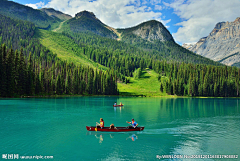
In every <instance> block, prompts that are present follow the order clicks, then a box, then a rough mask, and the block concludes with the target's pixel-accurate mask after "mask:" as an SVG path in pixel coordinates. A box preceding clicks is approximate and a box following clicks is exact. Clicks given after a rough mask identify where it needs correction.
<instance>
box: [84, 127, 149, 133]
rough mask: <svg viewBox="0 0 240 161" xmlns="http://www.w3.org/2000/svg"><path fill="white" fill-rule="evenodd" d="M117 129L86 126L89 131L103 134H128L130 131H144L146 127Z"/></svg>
mask: <svg viewBox="0 0 240 161" xmlns="http://www.w3.org/2000/svg"><path fill="white" fill-rule="evenodd" d="M116 128H117V129H109V127H104V128H100V127H98V128H96V126H86V129H87V131H102V132H128V131H143V130H144V126H141V127H136V128H128V127H116Z"/></svg>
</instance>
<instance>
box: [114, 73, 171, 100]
mask: <svg viewBox="0 0 240 161" xmlns="http://www.w3.org/2000/svg"><path fill="white" fill-rule="evenodd" d="M118 89H119V95H124V96H133V95H136V96H146V97H155V96H169V95H167V94H166V93H162V92H160V90H159V89H160V82H159V81H158V74H157V73H156V72H154V71H153V70H143V71H142V74H141V76H140V78H138V79H134V78H130V83H128V84H125V83H118ZM170 97H172V96H170Z"/></svg>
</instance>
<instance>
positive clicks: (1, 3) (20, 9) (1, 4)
mask: <svg viewBox="0 0 240 161" xmlns="http://www.w3.org/2000/svg"><path fill="white" fill-rule="evenodd" d="M0 14H2V15H4V16H9V17H12V18H15V19H20V20H26V21H30V22H32V23H34V24H35V25H36V26H37V27H40V28H45V29H50V28H51V27H52V26H53V24H56V23H59V22H61V21H62V20H60V19H59V18H56V17H52V16H48V15H47V14H46V13H45V12H42V11H41V10H36V9H33V8H31V7H28V6H25V5H21V4H19V3H15V2H12V1H7V0H0Z"/></svg>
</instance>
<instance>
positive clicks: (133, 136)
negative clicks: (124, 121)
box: [126, 134, 138, 141]
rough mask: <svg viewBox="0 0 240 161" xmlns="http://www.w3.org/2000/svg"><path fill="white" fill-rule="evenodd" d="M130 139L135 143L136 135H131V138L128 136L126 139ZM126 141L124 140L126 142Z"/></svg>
mask: <svg viewBox="0 0 240 161" xmlns="http://www.w3.org/2000/svg"><path fill="white" fill-rule="evenodd" d="M129 138H131V139H132V141H136V139H138V137H137V135H136V134H132V135H131V136H129V137H128V138H127V139H129ZM127 139H126V140H127Z"/></svg>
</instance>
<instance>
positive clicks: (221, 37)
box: [189, 17, 240, 66]
mask: <svg viewBox="0 0 240 161" xmlns="http://www.w3.org/2000/svg"><path fill="white" fill-rule="evenodd" d="M189 50H191V51H193V52H195V53H197V54H199V55H202V56H204V57H207V58H210V59H212V60H214V61H218V62H221V63H223V64H226V65H229V66H239V65H240V17H238V18H237V19H236V20H235V21H233V22H219V23H217V24H216V26H215V28H214V29H213V30H212V32H211V33H210V34H209V35H208V36H207V37H204V38H201V39H200V40H199V41H198V42H197V43H196V44H195V45H194V46H193V47H191V48H190V49H189Z"/></svg>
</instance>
